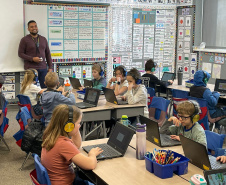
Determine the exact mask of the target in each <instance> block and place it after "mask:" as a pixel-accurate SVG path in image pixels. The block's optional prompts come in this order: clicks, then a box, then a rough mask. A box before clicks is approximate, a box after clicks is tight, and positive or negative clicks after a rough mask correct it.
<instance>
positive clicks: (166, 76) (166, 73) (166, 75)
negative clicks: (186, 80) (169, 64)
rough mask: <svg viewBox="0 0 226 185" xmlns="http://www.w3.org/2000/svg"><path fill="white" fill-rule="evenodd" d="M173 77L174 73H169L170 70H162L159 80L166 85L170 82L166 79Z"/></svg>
mask: <svg viewBox="0 0 226 185" xmlns="http://www.w3.org/2000/svg"><path fill="white" fill-rule="evenodd" d="M174 78H175V73H171V72H164V73H163V75H162V79H161V81H162V82H163V83H165V84H166V86H168V85H170V83H169V82H168V80H174Z"/></svg>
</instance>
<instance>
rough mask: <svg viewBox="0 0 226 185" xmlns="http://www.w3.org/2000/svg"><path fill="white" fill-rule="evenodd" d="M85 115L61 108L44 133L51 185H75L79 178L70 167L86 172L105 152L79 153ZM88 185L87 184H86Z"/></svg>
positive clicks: (45, 162) (76, 109)
mask: <svg viewBox="0 0 226 185" xmlns="http://www.w3.org/2000/svg"><path fill="white" fill-rule="evenodd" d="M81 120H82V112H81V111H80V109H79V108H77V107H75V106H68V105H65V104H61V105H58V106H57V107H56V108H55V109H54V110H53V114H52V118H51V120H50V122H49V124H48V126H47V128H46V129H45V131H44V134H43V143H42V154H41V162H42V164H43V165H44V166H45V168H46V169H47V171H48V175H49V178H50V181H51V184H52V185H72V184H76V183H77V180H78V177H76V178H75V173H74V172H71V171H70V169H69V168H70V166H71V165H70V164H71V163H72V162H73V163H74V164H75V165H77V166H79V167H80V168H83V169H85V170H93V169H94V168H95V167H96V165H97V159H96V156H97V155H99V154H100V153H101V152H103V150H102V149H101V148H98V147H97V148H93V149H92V150H91V151H90V152H89V153H88V156H85V155H83V154H81V153H80V151H79V148H80V147H81V134H80V131H79V128H80V122H81ZM84 183H85V182H84Z"/></svg>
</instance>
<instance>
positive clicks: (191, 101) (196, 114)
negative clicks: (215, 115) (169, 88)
mask: <svg viewBox="0 0 226 185" xmlns="http://www.w3.org/2000/svg"><path fill="white" fill-rule="evenodd" d="M188 101H189V102H190V103H192V104H193V105H194V107H195V112H194V113H193V115H191V120H192V122H193V123H196V122H197V121H199V118H200V116H199V110H200V108H199V104H198V102H197V101H194V100H188Z"/></svg>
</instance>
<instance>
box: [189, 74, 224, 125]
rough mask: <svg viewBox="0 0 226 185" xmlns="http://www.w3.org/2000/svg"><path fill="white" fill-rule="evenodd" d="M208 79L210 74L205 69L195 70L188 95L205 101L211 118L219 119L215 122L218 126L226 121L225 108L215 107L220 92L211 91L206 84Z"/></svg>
mask: <svg viewBox="0 0 226 185" xmlns="http://www.w3.org/2000/svg"><path fill="white" fill-rule="evenodd" d="M209 79H210V74H209V73H208V72H206V71H203V70H199V71H196V73H195V75H194V85H193V86H192V87H191V88H190V96H193V97H196V98H204V99H206V101H207V108H208V111H209V114H210V117H211V118H218V119H221V120H220V121H218V122H215V127H216V128H217V129H219V128H220V124H221V122H222V123H224V122H226V118H225V117H226V110H224V109H222V108H220V107H217V103H218V99H219V97H220V93H218V92H216V91H214V92H211V91H210V89H209V88H208V87H206V86H207V82H208V80H209Z"/></svg>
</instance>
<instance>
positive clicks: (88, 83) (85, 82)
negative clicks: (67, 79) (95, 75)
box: [83, 79, 93, 87]
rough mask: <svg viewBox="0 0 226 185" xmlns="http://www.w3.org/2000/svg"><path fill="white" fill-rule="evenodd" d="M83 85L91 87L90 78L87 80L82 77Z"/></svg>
mask: <svg viewBox="0 0 226 185" xmlns="http://www.w3.org/2000/svg"><path fill="white" fill-rule="evenodd" d="M83 86H84V87H93V82H92V80H87V79H84V84H83Z"/></svg>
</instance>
